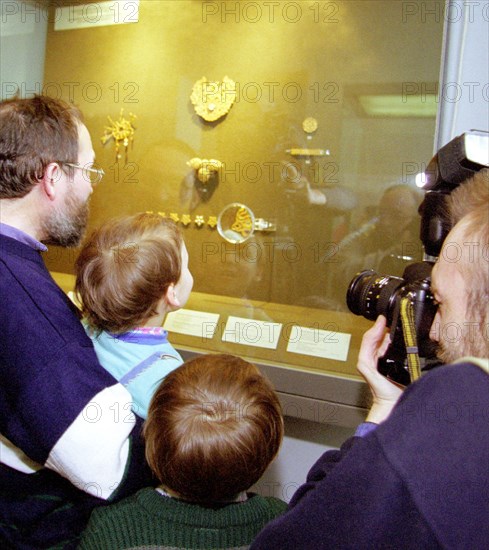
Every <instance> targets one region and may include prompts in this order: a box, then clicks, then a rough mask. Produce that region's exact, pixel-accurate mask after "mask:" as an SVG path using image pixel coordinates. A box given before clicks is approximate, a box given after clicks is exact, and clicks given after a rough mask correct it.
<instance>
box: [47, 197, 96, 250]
mask: <svg viewBox="0 0 489 550" xmlns="http://www.w3.org/2000/svg"><path fill="white" fill-rule="evenodd" d="M88 212H89V208H88V200H86V201H85V202H81V201H80V200H79V199H78V198H77V197H76V196H75V195H74V194H73V193H68V194H67V196H66V201H65V204H64V205H63V207H61V208H58V207H57V208H56V209H55V210H54V213H51V215H50V217H49V218H47V219H46V220H44V223H43V227H42V230H43V231H42V232H43V235H45V238H44V239H42V241H43V242H44V243H46V244H52V245H58V246H63V247H75V246H78V245H79V244H80V241H81V240H82V237H83V235H84V233H85V229H86V227H87V223H88Z"/></svg>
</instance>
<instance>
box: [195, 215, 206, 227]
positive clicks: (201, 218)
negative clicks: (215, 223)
mask: <svg viewBox="0 0 489 550" xmlns="http://www.w3.org/2000/svg"><path fill="white" fill-rule="evenodd" d="M194 223H195V225H196V226H197V227H202V226H203V225H204V216H195V220H194Z"/></svg>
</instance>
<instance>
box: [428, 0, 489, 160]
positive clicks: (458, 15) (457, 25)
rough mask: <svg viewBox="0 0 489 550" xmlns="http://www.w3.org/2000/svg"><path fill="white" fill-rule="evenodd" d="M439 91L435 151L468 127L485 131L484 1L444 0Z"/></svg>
mask: <svg viewBox="0 0 489 550" xmlns="http://www.w3.org/2000/svg"><path fill="white" fill-rule="evenodd" d="M440 91H441V93H440V104H439V112H438V131H437V136H436V139H435V144H434V145H435V151H436V150H438V149H440V147H442V146H443V145H445V144H446V143H448V142H449V141H450V140H451V139H453V138H454V137H456V136H458V135H460V134H463V133H464V132H466V131H468V130H486V131H487V130H489V2H488V1H487V0H479V1H474V2H469V1H467V0H451V1H450V2H447V6H446V8H445V38H444V59H443V62H442V66H441V74H440Z"/></svg>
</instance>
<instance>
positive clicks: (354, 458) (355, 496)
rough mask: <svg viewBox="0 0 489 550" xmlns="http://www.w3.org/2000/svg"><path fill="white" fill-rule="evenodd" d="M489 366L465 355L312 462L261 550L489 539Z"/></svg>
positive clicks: (264, 535) (457, 544)
mask: <svg viewBox="0 0 489 550" xmlns="http://www.w3.org/2000/svg"><path fill="white" fill-rule="evenodd" d="M488 518H489V376H488V374H486V373H485V372H484V371H483V370H482V369H481V368H479V367H477V366H474V365H471V364H467V363H460V364H456V365H449V366H445V367H440V368H437V369H434V370H433V371H431V372H429V373H427V374H426V375H425V376H424V377H423V378H422V379H421V380H419V381H417V382H416V383H414V384H412V385H411V386H409V387H408V388H407V389H406V391H405V392H404V394H403V396H402V398H401V400H400V402H399V403H398V405H397V406H396V408H395V409H394V411H393V412H392V414H391V416H390V417H389V419H388V420H387V421H385V422H384V423H383V424H381V425H380V426H379V427H378V428H377V429H376V430H375V431H373V432H371V433H370V434H368V435H367V436H366V437H364V438H359V437H353V438H351V439H349V440H348V441H347V442H346V443H345V444H344V445H343V446H342V448H341V450H339V451H329V452H326V453H325V454H324V455H323V456H322V457H321V458H320V459H319V460H318V461H317V462H316V464H315V465H314V466H313V467H312V469H311V470H310V472H309V474H308V478H307V482H306V483H305V484H304V485H303V486H302V487H300V488H299V489H298V491H297V492H296V494H295V495H294V497H293V498H292V501H291V503H290V505H289V509H288V511H287V512H286V513H285V514H284V515H282V516H280V517H279V518H278V519H276V520H274V521H273V522H272V523H270V524H269V525H268V526H267V527H265V529H264V530H263V531H262V532H261V533H260V535H258V537H257V539H256V541H255V542H254V543H253V544H252V546H251V548H252V550H261V549H266V550H274V549H280V550H287V549H290V550H301V549H308V550H309V549H310V550H319V549H323V548H324V549H329V550H331V549H335V550H337V549H347V548H348V549H352V550H353V549H355V550H358V549H362V550H369V549H372V550H379V549H387V548H389V549H392V548H395V549H396V550H398V549H413V550H414V549H416V550H419V549H423V548H426V549H428V548H429V549H432V548H453V549H454V550H455V549H457V550H459V549H461V548H467V549H468V548H470V549H482V548H487V547H488V544H489V543H488V541H489V521H488Z"/></svg>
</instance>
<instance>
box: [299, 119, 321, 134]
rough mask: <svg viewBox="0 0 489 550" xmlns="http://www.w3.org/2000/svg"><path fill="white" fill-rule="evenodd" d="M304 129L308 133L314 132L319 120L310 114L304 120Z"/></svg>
mask: <svg viewBox="0 0 489 550" xmlns="http://www.w3.org/2000/svg"><path fill="white" fill-rule="evenodd" d="M302 129H303V130H304V132H306V134H312V133H314V132H315V131H316V130H317V129H318V121H317V120H316V119H315V118H313V117H312V116H309V117H307V118H305V119H304V121H303V122H302Z"/></svg>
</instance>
